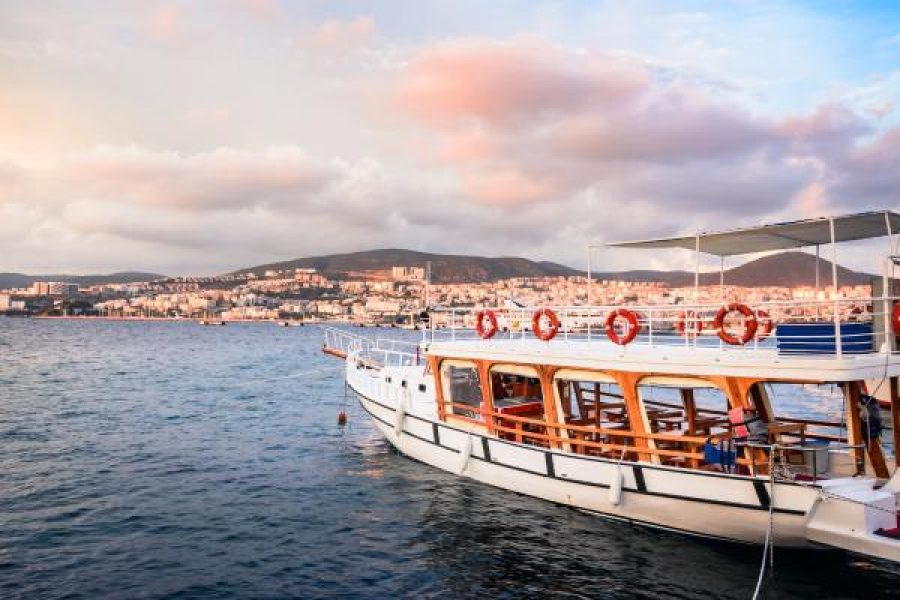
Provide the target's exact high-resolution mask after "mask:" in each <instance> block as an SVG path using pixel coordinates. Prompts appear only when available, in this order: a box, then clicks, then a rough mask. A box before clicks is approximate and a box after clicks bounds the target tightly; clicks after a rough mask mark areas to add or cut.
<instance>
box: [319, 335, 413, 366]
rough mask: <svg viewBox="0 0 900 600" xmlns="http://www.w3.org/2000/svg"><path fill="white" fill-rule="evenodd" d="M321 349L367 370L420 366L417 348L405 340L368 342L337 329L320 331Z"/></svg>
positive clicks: (379, 339) (369, 339)
mask: <svg viewBox="0 0 900 600" xmlns="http://www.w3.org/2000/svg"><path fill="white" fill-rule="evenodd" d="M322 333H323V336H324V348H325V349H326V350H330V351H332V352H333V353H335V351H336V353H339V354H343V355H345V356H347V357H348V358H349V359H350V360H352V361H355V362H356V363H357V364H363V365H365V366H367V367H372V368H380V367H389V366H392V367H408V366H415V365H419V364H421V362H422V359H421V353H420V351H419V345H418V344H416V343H414V342H408V341H405V340H395V339H386V338H375V339H373V338H367V337H365V336H361V335H358V334H355V333H352V332H349V331H346V330H344V329H340V328H337V327H322Z"/></svg>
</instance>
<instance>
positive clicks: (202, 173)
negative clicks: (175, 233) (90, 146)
mask: <svg viewBox="0 0 900 600" xmlns="http://www.w3.org/2000/svg"><path fill="white" fill-rule="evenodd" d="M63 171H64V174H63V177H64V178H65V179H67V180H69V181H71V182H73V183H74V184H76V185H77V186H78V188H79V189H80V191H81V193H82V194H85V193H90V194H92V195H95V196H97V197H107V198H116V197H118V198H123V199H128V200H130V201H132V202H136V203H139V204H143V205H149V206H166V207H171V208H177V209H182V210H217V209H234V208H247V207H252V206H257V205H266V204H270V205H271V204H285V203H287V204H290V203H294V202H302V201H303V199H304V198H305V197H306V196H308V195H309V194H311V193H313V192H316V191H318V190H321V189H322V188H323V186H324V185H325V184H326V183H327V182H328V179H329V178H330V177H331V167H330V166H328V165H323V164H321V163H320V162H318V161H315V160H313V159H311V158H310V157H309V156H308V155H307V154H306V153H305V152H304V151H302V150H300V149H299V148H295V147H292V146H285V147H270V148H266V149H264V150H261V151H252V150H244V149H234V148H217V149H215V150H211V151H209V152H202V153H198V154H192V155H182V154H179V153H177V152H171V151H166V152H159V151H154V150H150V149H146V148H141V147H136V146H128V147H121V146H102V147H99V148H97V149H94V150H93V151H91V152H88V153H86V154H83V155H81V156H78V157H76V158H74V159H72V160H71V161H69V162H68V163H67V164H66V165H65V167H64V168H63Z"/></svg>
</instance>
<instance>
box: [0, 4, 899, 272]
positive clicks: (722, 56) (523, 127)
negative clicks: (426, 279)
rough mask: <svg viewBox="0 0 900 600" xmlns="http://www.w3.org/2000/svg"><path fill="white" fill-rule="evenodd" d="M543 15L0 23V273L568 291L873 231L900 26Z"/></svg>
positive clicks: (303, 9)
mask: <svg viewBox="0 0 900 600" xmlns="http://www.w3.org/2000/svg"><path fill="white" fill-rule="evenodd" d="M551 8H552V7H549V6H542V5H540V4H530V3H524V2H523V3H519V2H512V3H508V4H503V5H502V6H501V5H499V4H498V5H491V6H486V5H481V4H479V3H471V4H470V3H468V2H462V3H458V4H454V5H448V4H441V3H429V2H423V3H416V4H415V6H409V7H407V8H403V7H401V6H400V5H398V4H395V3H383V4H382V3H379V2H375V3H371V4H366V5H360V4H344V3H287V2H278V1H277V0H226V1H223V2H218V3H212V4H197V3H187V2H178V1H170V2H141V3H135V4H114V5H109V4H97V5H93V4H91V3H86V4H83V5H79V7H78V9H77V10H76V9H75V8H73V7H67V6H66V5H58V6H55V7H54V6H49V5H43V6H41V5H38V4H37V3H31V2H9V3H5V4H4V5H3V6H2V7H0V81H2V85H3V87H2V89H3V90H4V93H3V94H2V95H0V223H2V225H0V256H3V257H4V259H5V260H4V264H3V265H2V269H0V270H20V271H32V272H37V271H60V270H69V271H80V272H84V271H97V270H116V269H142V270H156V271H160V272H165V273H172V274H181V273H193V272H201V273H216V272H223V271H227V270H231V269H233V268H237V267H240V266H244V265H247V264H253V263H256V262H268V261H272V260H279V259H287V258H292V257H297V256H304V255H311V254H323V253H330V252H339V251H352V250H362V249H368V248H376V247H405V248H413V249H419V250H429V251H437V252H453V253H485V254H491V255H501V254H503V255H508V254H518V255H524V256H527V257H529V258H534V259H540V260H554V261H558V262H564V263H569V264H572V265H573V266H581V265H582V264H583V263H584V256H585V252H584V245H585V244H586V243H587V242H599V241H604V240H611V239H622V238H642V237H647V236H651V235H657V234H673V233H682V232H693V231H696V230H697V229H711V228H721V227H733V226H737V225H741V224H751V223H756V222H759V221H761V220H769V219H780V218H794V217H800V216H812V215H820V214H828V213H836V212H844V211H849V210H861V209H866V208H883V207H888V208H890V207H894V208H896V207H897V204H898V203H897V197H896V194H897V190H898V189H900V115H898V112H897V109H896V106H895V101H894V98H895V97H896V93H897V92H898V91H900V69H898V68H897V67H896V65H898V64H900V44H896V43H895V42H893V41H891V40H892V39H893V37H894V36H896V35H897V31H900V16H898V14H890V15H889V16H886V15H885V14H880V15H878V17H877V18H876V16H874V15H873V14H870V13H869V12H867V11H866V10H865V8H864V7H858V8H856V9H847V10H845V11H844V12H842V13H841V17H840V19H838V17H833V16H832V15H831V14H830V13H829V10H828V6H827V5H825V6H822V7H819V8H818V9H815V10H813V9H809V8H803V7H801V6H797V5H784V6H780V7H775V6H768V7H756V6H750V5H741V4H737V5H733V6H732V5H723V6H715V7H710V9H709V10H707V11H705V12H702V13H699V12H697V11H696V10H695V9H689V8H688V7H683V6H681V5H680V3H672V4H667V5H666V6H665V8H661V7H660V6H658V5H657V6H655V8H654V9H653V11H652V12H648V11H647V10H645V9H643V8H642V7H640V6H639V5H637V4H634V5H631V6H623V5H622V4H619V3H590V4H586V5H577V4H572V5H566V6H565V7H563V8H559V7H556V8H553V9H552V10H551ZM848 11H850V12H848ZM891 19H894V23H893V25H892V24H891V23H890V22H889V21H890V20H891ZM797 36H805V37H797ZM644 258H645V257H641V256H637V257H634V256H632V257H628V256H625V255H621V254H617V253H606V254H604V260H606V261H607V263H608V266H609V267H610V268H615V267H618V266H641V263H640V261H641V260H644ZM678 260H680V259H679V258H678V257H672V258H671V259H670V261H669V264H672V265H676V264H677V261H678Z"/></svg>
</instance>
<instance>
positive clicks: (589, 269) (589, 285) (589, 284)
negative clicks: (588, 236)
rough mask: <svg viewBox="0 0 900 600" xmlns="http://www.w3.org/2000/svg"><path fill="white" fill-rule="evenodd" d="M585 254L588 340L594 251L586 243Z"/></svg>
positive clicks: (588, 335)
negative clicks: (586, 262) (586, 265)
mask: <svg viewBox="0 0 900 600" xmlns="http://www.w3.org/2000/svg"><path fill="white" fill-rule="evenodd" d="M587 255H588V257H587V258H588V267H587V305H588V311H587V338H588V341H591V306H592V304H591V302H592V298H593V296H592V294H591V288H592V287H594V285H593V284H594V278H593V275H592V273H593V269H592V267H593V263H592V261H593V258H594V252H593V248H592V247H591V245H590V244H588V245H587Z"/></svg>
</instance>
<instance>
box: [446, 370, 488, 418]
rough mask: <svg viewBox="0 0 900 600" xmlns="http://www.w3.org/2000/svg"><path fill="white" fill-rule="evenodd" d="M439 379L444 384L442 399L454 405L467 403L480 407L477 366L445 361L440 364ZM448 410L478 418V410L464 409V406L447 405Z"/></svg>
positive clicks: (479, 383) (479, 380) (479, 416)
mask: <svg viewBox="0 0 900 600" xmlns="http://www.w3.org/2000/svg"><path fill="white" fill-rule="evenodd" d="M441 381H442V382H443V385H444V401H445V402H448V403H452V404H455V405H468V406H472V407H474V408H476V409H478V408H480V407H481V378H480V377H479V376H478V368H477V367H476V366H475V365H474V364H471V363H464V362H457V361H453V362H449V361H447V362H445V363H444V364H443V365H442V366H441ZM448 408H449V412H451V413H453V414H457V415H462V416H465V417H469V418H470V419H480V418H481V415H480V412H479V411H478V410H474V411H471V410H466V409H465V407H460V406H449V407H448Z"/></svg>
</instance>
